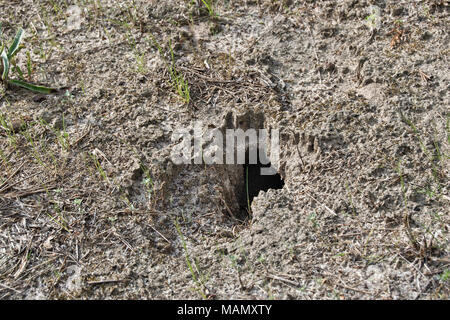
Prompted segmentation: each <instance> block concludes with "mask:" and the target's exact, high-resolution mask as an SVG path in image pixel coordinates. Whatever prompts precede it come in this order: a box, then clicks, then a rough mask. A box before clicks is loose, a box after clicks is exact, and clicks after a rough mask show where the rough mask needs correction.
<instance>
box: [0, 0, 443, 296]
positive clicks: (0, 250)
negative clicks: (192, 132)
mask: <svg viewBox="0 0 450 320" xmlns="http://www.w3.org/2000/svg"><path fill="white" fill-rule="evenodd" d="M215 2H216V3H215V4H214V6H213V12H208V10H207V9H206V7H205V5H204V4H203V3H202V1H198V0H197V1H195V0H194V1H187V0H186V1H182V0H179V1H178V0H177V1H175V0H174V1H148V0H146V1H144V0H142V1H140V0H136V1H121V2H120V3H119V1H104V0H78V1H62V0H53V1H52V0H40V1H30V0H25V1H14V0H8V1H6V0H0V12H2V15H1V18H0V21H1V23H2V26H3V34H2V35H1V38H2V40H5V39H11V38H12V37H13V36H14V34H15V32H16V30H17V28H19V27H23V28H24V29H25V31H26V36H25V39H24V44H25V46H26V47H25V48H24V49H23V50H22V51H21V52H20V54H19V55H18V61H19V65H21V66H22V68H23V70H27V68H26V62H27V52H29V53H30V58H31V61H32V73H31V75H30V80H31V81H33V82H34V83H39V84H46V85H50V86H53V87H57V88H64V89H62V90H60V92H59V93H58V94H52V95H49V96H41V95H37V94H34V93H30V92H27V91H25V90H21V89H15V88H11V87H10V88H6V90H5V88H3V89H2V90H3V93H2V97H1V100H0V120H1V121H0V123H1V125H0V151H1V152H0V157H1V162H0V298H1V299H24V298H26V299H174V298H177V299H182V298H187V299H202V298H205V299H215V298H220V299H230V298H233V299H272V298H273V299H448V298H449V277H450V271H449V262H450V259H449V223H450V215H449V213H450V211H449V203H450V194H449V186H450V185H449V179H448V177H449V156H450V148H449V146H450V114H449V108H448V107H449V90H448V89H449V88H448V86H449V77H450V72H449V67H448V66H449V65H450V63H449V62H450V61H449V43H450V39H449V33H448V31H449V30H450V20H449V3H448V1H439V0H426V1H403V0H402V1H384V0H378V1H354V0H343V1H326V0H324V1H306V0H305V1H289V0H283V1H266V0H260V1H215ZM158 47H159V48H158ZM171 47H172V48H173V54H174V56H173V59H174V64H175V70H176V74H177V75H178V78H179V79H184V81H187V83H188V86H189V101H187V97H186V96H183V94H181V95H180V94H179V93H177V91H176V90H175V88H174V85H173V79H174V77H173V74H172V75H171V73H170V70H171V55H170V48H171ZM195 121H202V122H203V124H204V125H205V126H206V127H209V128H218V129H220V130H222V131H223V130H225V129H233V128H242V129H247V128H255V129H263V128H265V129H270V128H277V129H279V130H280V132H281V133H280V142H281V155H280V166H279V174H280V175H281V177H282V178H283V180H284V186H283V188H282V189H278V190H275V189H269V190H268V191H267V192H263V191H262V192H260V193H259V195H258V196H257V197H255V198H254V200H253V202H252V204H251V212H252V214H251V216H249V217H245V216H244V215H243V214H242V208H240V206H241V204H242V197H243V194H242V192H241V191H242V190H243V188H242V186H243V183H244V179H243V170H244V169H243V166H242V165H194V164H192V165H175V164H174V163H173V161H172V160H171V156H170V154H171V150H173V148H174V146H175V145H176V143H177V141H173V140H172V133H173V132H174V130H176V129H177V128H187V127H189V126H192V125H193V123H195Z"/></svg>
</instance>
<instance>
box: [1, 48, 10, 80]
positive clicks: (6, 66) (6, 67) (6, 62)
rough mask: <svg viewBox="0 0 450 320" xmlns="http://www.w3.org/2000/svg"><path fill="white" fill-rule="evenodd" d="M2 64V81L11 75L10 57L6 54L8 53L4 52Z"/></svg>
mask: <svg viewBox="0 0 450 320" xmlns="http://www.w3.org/2000/svg"><path fill="white" fill-rule="evenodd" d="M1 57H2V62H3V73H2V80H6V79H7V77H8V73H9V59H8V55H7V54H6V51H5V50H3V51H2V56H1Z"/></svg>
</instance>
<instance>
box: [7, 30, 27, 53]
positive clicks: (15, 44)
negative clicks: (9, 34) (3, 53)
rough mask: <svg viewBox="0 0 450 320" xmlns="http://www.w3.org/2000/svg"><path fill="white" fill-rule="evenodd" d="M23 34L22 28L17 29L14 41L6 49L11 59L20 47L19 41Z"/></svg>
mask: <svg viewBox="0 0 450 320" xmlns="http://www.w3.org/2000/svg"><path fill="white" fill-rule="evenodd" d="M23 35H24V31H23V29H22V28H20V29H19V30H17V33H16V36H15V37H14V41H13V43H12V45H11V47H9V50H8V59H11V58H12V57H14V55H15V54H16V53H17V52H18V50H19V49H20V47H19V46H20V42H21V41H22V38H23Z"/></svg>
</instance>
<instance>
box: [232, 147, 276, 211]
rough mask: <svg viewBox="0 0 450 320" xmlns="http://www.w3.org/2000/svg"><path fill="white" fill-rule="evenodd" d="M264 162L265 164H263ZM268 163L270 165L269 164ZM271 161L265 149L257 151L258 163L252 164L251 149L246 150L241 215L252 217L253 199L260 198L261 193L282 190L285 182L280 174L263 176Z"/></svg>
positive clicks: (240, 205)
mask: <svg viewBox="0 0 450 320" xmlns="http://www.w3.org/2000/svg"><path fill="white" fill-rule="evenodd" d="M261 159H262V160H263V162H264V163H266V164H263V163H262V162H261ZM267 162H268V163H267ZM270 167H271V163H270V159H269V158H267V156H266V153H265V151H264V150H263V149H257V163H250V161H249V149H248V148H247V150H246V155H245V164H244V165H243V181H244V183H243V190H242V193H241V194H242V195H243V196H241V197H240V203H239V207H240V209H241V214H242V215H244V216H246V217H247V218H248V217H250V216H251V204H252V202H253V199H254V198H255V197H257V196H258V194H259V192H260V191H265V192H266V191H268V190H269V189H282V188H283V187H284V181H283V179H282V178H281V176H280V174H279V173H278V172H276V173H275V174H272V175H266V174H263V172H262V170H261V169H262V168H270Z"/></svg>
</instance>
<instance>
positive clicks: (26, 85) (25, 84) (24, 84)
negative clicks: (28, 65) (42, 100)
mask: <svg viewBox="0 0 450 320" xmlns="http://www.w3.org/2000/svg"><path fill="white" fill-rule="evenodd" d="M8 83H9V84H12V85H15V86H18V87H22V88H25V89H28V90H31V91H34V92H38V93H43V94H49V93H52V92H56V91H57V89H55V88H48V87H44V86H38V85H35V84H31V83H28V82H25V81H20V80H9V81H8Z"/></svg>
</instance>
